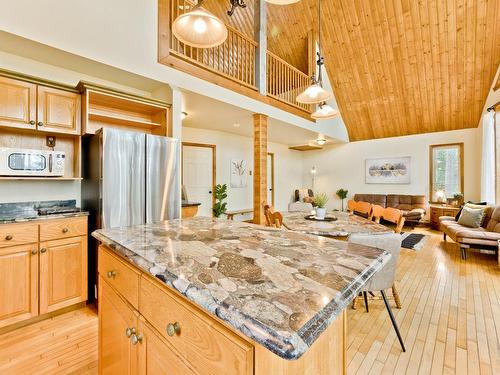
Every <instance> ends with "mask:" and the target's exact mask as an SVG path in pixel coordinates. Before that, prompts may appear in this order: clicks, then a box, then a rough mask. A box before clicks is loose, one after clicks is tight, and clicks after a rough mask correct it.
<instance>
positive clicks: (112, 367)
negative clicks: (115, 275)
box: [99, 277, 139, 375]
mask: <svg viewBox="0 0 500 375" xmlns="http://www.w3.org/2000/svg"><path fill="white" fill-rule="evenodd" d="M137 323H138V318H137V313H136V312H135V310H134V309H133V308H132V307H130V306H129V305H127V303H126V302H124V301H123V300H122V299H121V297H119V296H118V294H116V292H115V291H114V290H113V288H111V287H110V286H109V285H108V283H107V282H106V281H105V280H104V279H103V278H102V277H100V279H99V374H101V375H106V374H109V375H116V374H120V375H135V374H137V371H138V367H137V366H138V360H139V358H138V353H139V351H138V345H132V342H131V338H130V337H128V334H127V332H126V331H127V328H130V329H131V330H132V329H134V330H136V331H137Z"/></svg>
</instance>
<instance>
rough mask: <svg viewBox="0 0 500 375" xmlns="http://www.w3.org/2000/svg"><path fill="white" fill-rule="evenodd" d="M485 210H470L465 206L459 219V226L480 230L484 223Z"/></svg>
mask: <svg viewBox="0 0 500 375" xmlns="http://www.w3.org/2000/svg"><path fill="white" fill-rule="evenodd" d="M483 216H484V210H483V209H481V208H469V207H467V206H465V207H464V208H463V210H462V213H461V214H460V217H459V218H458V224H460V225H463V226H466V227H469V228H479V227H480V226H481V222H482V221H483Z"/></svg>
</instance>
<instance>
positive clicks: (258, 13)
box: [254, 0, 267, 95]
mask: <svg viewBox="0 0 500 375" xmlns="http://www.w3.org/2000/svg"><path fill="white" fill-rule="evenodd" d="M254 7H255V8H254V14H255V16H254V36H255V41H256V42H257V43H258V44H259V46H258V47H257V52H256V56H255V84H256V86H257V90H258V91H259V93H261V94H262V95H266V93H267V8H266V2H265V1H264V0H255V2H254Z"/></svg>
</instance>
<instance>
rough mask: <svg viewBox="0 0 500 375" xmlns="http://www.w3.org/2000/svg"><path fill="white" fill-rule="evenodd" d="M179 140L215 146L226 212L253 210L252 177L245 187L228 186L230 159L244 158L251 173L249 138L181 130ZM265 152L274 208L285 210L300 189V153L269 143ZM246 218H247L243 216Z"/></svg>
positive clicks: (184, 128)
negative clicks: (270, 171)
mask: <svg viewBox="0 0 500 375" xmlns="http://www.w3.org/2000/svg"><path fill="white" fill-rule="evenodd" d="M182 141H183V142H195V143H205V144H213V145H215V146H216V167H217V168H216V173H217V176H216V180H217V181H216V183H217V184H227V185H228V200H227V202H228V210H235V209H244V208H253V184H252V182H253V175H252V176H250V175H249V176H248V185H247V187H246V188H231V187H230V162H231V159H238V158H241V159H245V160H246V161H247V163H248V169H249V171H252V173H253V140H252V138H249V137H243V136H239V135H236V134H231V133H226V132H221V131H215V130H207V129H198V128H189V127H183V128H182ZM268 151H269V152H272V153H274V171H275V175H274V183H275V207H276V209H277V210H280V211H286V210H287V207H288V203H289V202H290V201H291V199H292V195H293V191H294V190H295V189H297V188H300V187H301V186H302V153H301V152H300V151H293V150H289V149H288V146H286V145H283V144H279V143H269V144H268ZM247 218H249V217H245V219H247ZM239 219H242V217H240V218H239Z"/></svg>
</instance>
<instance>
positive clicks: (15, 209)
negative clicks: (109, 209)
mask: <svg viewBox="0 0 500 375" xmlns="http://www.w3.org/2000/svg"><path fill="white" fill-rule="evenodd" d="M50 207H68V208H75V207H76V200H64V201H60V200H59V201H44V202H16V203H0V224H11V223H24V222H27V221H34V220H51V219H61V218H67V217H76V216H88V214H89V213H88V212H87V211H78V212H67V213H58V214H51V215H40V214H39V213H38V209H41V208H42V209H43V208H50Z"/></svg>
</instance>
